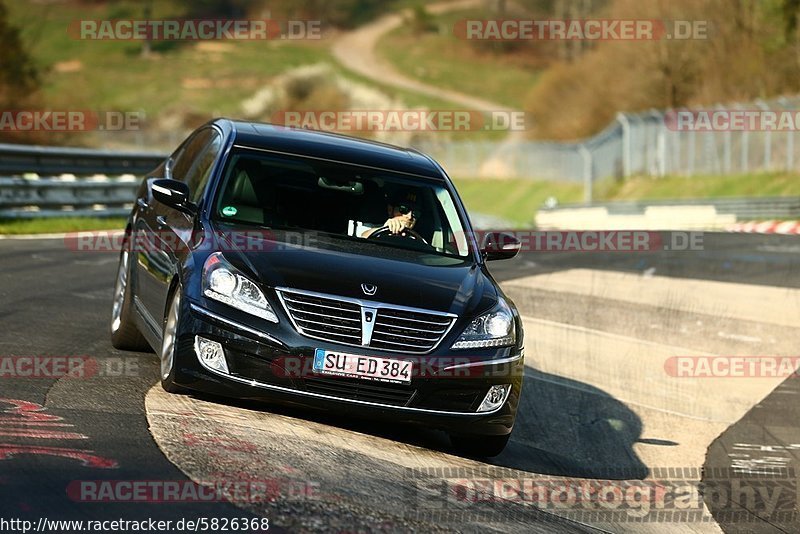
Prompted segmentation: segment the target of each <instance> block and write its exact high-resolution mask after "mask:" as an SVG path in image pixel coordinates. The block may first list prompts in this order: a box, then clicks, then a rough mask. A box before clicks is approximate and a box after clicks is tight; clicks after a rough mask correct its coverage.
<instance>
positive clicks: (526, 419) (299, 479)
mask: <svg viewBox="0 0 800 534" xmlns="http://www.w3.org/2000/svg"><path fill="white" fill-rule="evenodd" d="M703 237H704V240H703V246H702V250H691V251H687V250H660V251H653V252H648V253H635V254H633V253H625V252H611V253H599V252H594V253H578V252H553V253H545V252H536V253H534V252H523V253H522V254H521V255H520V256H519V257H518V258H516V259H514V260H512V261H508V262H498V263H497V264H495V265H492V266H491V267H492V272H493V273H494V274H495V276H496V277H497V278H498V280H500V281H501V282H502V283H503V285H504V288H505V290H506V291H507V293H508V294H509V295H510V296H511V297H512V298H513V299H514V300H515V302H516V303H517V305H518V307H519V308H520V312H521V313H522V315H523V316H524V317H525V326H526V364H527V369H526V377H527V379H526V385H525V389H524V391H523V399H522V405H521V409H520V415H519V419H518V425H517V428H516V429H515V432H514V435H513V437H512V441H511V443H510V444H509V446H508V448H507V450H506V451H505V452H504V453H503V454H502V455H500V456H498V457H497V458H494V459H492V460H491V461H489V462H487V461H486V460H485V459H474V458H464V457H460V456H456V455H454V454H453V453H452V451H450V450H449V449H448V442H447V439H446V437H445V436H444V434H442V433H440V432H438V431H435V430H419V429H411V428H404V427H397V426H393V425H376V424H375V423H371V422H364V421H359V420H358V419H356V418H351V417H343V416H332V415H329V414H326V413H307V412H302V411H299V410H294V409H290V408H275V407H271V406H268V405H258V404H253V403H245V402H238V401H232V400H226V399H219V398H212V397H205V396H192V395H190V396H174V395H167V394H166V393H164V392H163V391H162V390H161V388H160V386H156V387H154V385H155V384H156V382H157V374H158V371H157V365H158V364H157V360H156V356H155V355H154V354H143V353H125V352H120V351H116V350H115V349H113V348H112V347H111V344H110V341H109V336H108V320H109V316H110V308H111V293H112V288H113V282H114V275H115V270H116V264H117V254H116V253H113V252H78V251H74V250H70V247H68V246H67V245H66V244H65V241H64V240H63V239H35V240H17V239H14V240H10V239H9V240H0V303H1V304H0V324H1V325H2V336H0V361H5V362H8V361H16V360H15V358H16V359H19V358H20V357H22V358H25V357H39V358H40V359H46V358H48V357H51V358H53V359H54V361H67V362H69V361H72V360H70V358H73V359H82V360H83V361H84V362H85V363H86V362H88V363H86V367H85V369H89V372H86V373H84V376H77V377H61V378H58V377H53V376H37V377H30V376H18V375H15V374H14V371H13V369H11V370H10V371H9V367H8V364H6V367H0V375H1V376H0V388H2V389H0V496H2V499H0V517H1V518H6V519H8V518H19V519H24V520H29V521H32V522H33V524H34V525H36V524H38V522H39V521H40V520H41V519H42V518H46V519H48V520H116V519H126V520H148V519H153V520H163V521H172V522H173V523H172V525H175V524H176V522H177V521H179V520H182V519H183V520H198V519H200V518H205V519H206V521H211V520H212V519H214V520H217V521H223V520H228V521H231V520H233V519H237V520H238V519H241V520H244V519H247V520H248V521H253V522H254V523H253V524H255V522H257V521H258V520H259V519H260V518H268V519H269V527H270V530H271V531H281V530H283V529H286V530H289V531H311V532H314V531H336V532H367V531H378V532H381V531H383V532H398V531H400V532H402V531H411V530H420V531H445V532H446V531H476V532H477V531H486V530H489V531H500V532H512V531H513V532H518V531H526V532H595V531H611V532H641V531H645V532H686V531H694V532H720V531H725V532H793V531H797V529H798V524H797V521H798V518H797V512H798V509H797V501H798V498H797V489H796V485H797V477H796V476H794V475H791V476H787V475H786V474H785V473H787V472H788V473H793V471H792V470H794V469H797V468H798V467H800V465H798V460H800V428H799V427H798V425H797V412H798V408H797V405H798V402H797V399H798V397H797V395H798V394H799V393H800V388H798V386H797V385H796V384H795V379H794V378H792V377H788V378H787V377H786V376H782V377H761V378H754V379H752V380H751V379H749V378H730V377H727V378H725V377H715V378H708V379H704V378H678V377H675V376H670V372H669V369H670V368H669V366H668V364H667V363H666V362H668V361H669V360H670V358H672V357H675V356H706V355H726V356H731V355H739V356H756V355H757V356H787V357H789V356H798V347H799V346H800V344H798V334H797V331H798V330H797V328H796V326H798V325H799V324H800V313H798V310H800V297H798V295H800V289H799V288H800V278H799V277H798V276H797V273H798V271H799V269H798V267H800V265H798V263H800V254H798V252H800V239H798V238H797V237H794V236H767V235H755V234H714V233H706V234H705V235H704V236H703ZM631 288H638V289H637V290H635V291H634V290H631ZM793 326H794V327H795V328H792V327H793ZM50 370H52V369H50ZM47 372H48V369H46V368H42V369H39V372H38V373H36V374H39V375H47ZM54 374H56V375H58V372H57V370H56V372H55V373H54ZM765 466H768V467H773V468H779V469H780V470H781V471H780V473H781V477H782V478H780V479H779V480H776V481H773V480H772V479H769V480H768V482H769V484H766V486H768V487H767V490H766V492H767V493H766V497H765V499H766V500H767V501H769V502H766V503H765V502H762V500H761V498H760V497H759V495H761V493H759V491H761V490H763V489H764V488H761V487H758V488H756V489H755V490H754V493H753V494H754V495H755V497H754V499H751V500H750V501H748V498H749V494H748V493H747V492H746V491H745V493H743V494H742V493H741V491H740V492H739V493H740V494H739V496H738V497H737V496H736V494H734V493H735V492H733V491H732V490H731V488H730V485H731V484H735V485H736V488H739V489H741V488H740V486H741V484H744V483H747V482H748V481H750V482H752V481H753V480H756V479H757V480H761V478H759V477H762V478H763V476H764V475H763V473H764V471H763V468H764V467H765ZM704 467H705V470H704V469H703V468H704ZM710 468H713V469H710ZM704 473H705V474H704ZM709 473H712V475H711V476H709ZM714 473H716V474H714ZM734 474H735V477H734ZM742 477H743V478H742ZM733 478H735V480H732V479H733ZM487 479H488V480H493V481H512V480H522V479H524V480H527V481H528V482H531V481H532V482H533V483H536V484H549V485H548V486H547V487H548V488H551V489H553V488H559V490H558V491H560V490H561V489H564V490H565V491H566V490H567V489H568V487H571V488H573V489H575V488H581V490H582V491H584V492H588V493H589V494H592V495H594V500H593V501H592V502H589V503H585V502H584V503H577V504H576V503H575V502H567V503H566V504H565V503H560V505H559V503H552V502H544V503H542V502H539V503H538V504H537V503H532V502H530V500H527V499H525V498H523V497H520V494H519V493H517V494H513V492H512V493H509V492H506V493H504V498H502V499H497V498H495V499H481V498H480V497H479V498H470V497H475V494H474V493H472V494H470V493H469V492H468V494H467V496H465V495H462V494H458V493H457V492H456V493H453V491H454V490H457V489H458V488H464V487H469V488H472V489H473V490H474V489H475V488H476V487H478V486H479V482H480V481H483V480H487ZM720 480H722V481H724V483H725V484H727V485H728V486H727V487H728V489H729V490H730V491H729V493H730V494H729V495H727V497H730V498H727V499H725V500H724V502H723V500H721V499H720V498H715V497H714V495H712V493H711V492H709V491H703V490H702V488H703V487H705V488H706V489H708V488H714V487H717V486H719V484H718V482H719V481H720ZM104 481H105V482H107V484H105V485H104V484H102V482H104ZM136 481H139V482H151V483H153V484H152V485H151V489H152V487H165V484H166V483H167V482H178V483H180V486H179V487H180V488H181V491H188V490H187V488H195V489H196V488H198V487H200V486H203V485H208V484H209V483H210V484H222V489H220V492H222V493H221V494H224V498H216V499H209V500H208V502H206V501H202V502H201V499H198V498H195V499H193V498H192V497H191V495H193V494H192V493H191V492H188V493H186V494H184V498H182V499H177V500H176V499H173V500H171V501H170V502H152V501H158V500H159V499H158V498H154V497H153V494H152V492H151V493H146V496H147V497H141V496H140V497H141V498H133V499H131V500H130V501H121V500H120V499H119V498H118V497H119V496H117V497H116V498H114V497H111V498H109V497H108V495H106V496H105V497H104V496H103V494H102V492H100V491H97V489H98V488H107V487H112V486H113V487H117V488H118V487H120V483H132V482H136ZM242 482H244V483H245V484H240V486H236V484H237V483H242ZM225 484H228V486H225ZM715 484H717V486H715ZM770 484H771V485H770ZM559 485H560V486H559ZM604 485H605V486H607V487H611V488H612V489H614V488H616V490H619V488H622V493H623V494H624V493H625V491H626V488H630V487H636V488H637V489H638V491H639V499H640V500H639V502H640V505H639V507H638V511H639V512H644V513H643V514H641V513H639V514H637V513H635V512H636V511H637V510H634V508H635V507H633V506H632V505H631V503H629V502H626V503H624V504H623V505H622V506H621V507H610V506H604V505H603V503H599V504H598V500H597V499H598V497H597V495H598V494H599V493H602V491H601V490H600V489H599V488H602V487H604ZM614 485H616V486H614ZM687 485H689V486H692V487H695V488H697V487H700V488H701V490H700V491H699V492H698V493H697V494H696V495H693V497H694V499H691V498H690V499H688V500H683V501H681V500H679V499H678V498H674V499H673V498H667V499H664V500H661V501H658V505H659V506H656V502H653V501H652V500H648V501H647V505H648V506H647V510H643V505H642V504H641V499H643V498H645V499H651V498H652V495H656V496H657V495H659V493H658V492H657V491H656V492H655V493H653V494H650V493H648V494H647V495H643V494H642V493H641V491H642V490H645V489H647V490H650V489H653V488H656V487H660V488H664V487H667V488H668V489H669V488H672V490H673V497H674V496H675V493H679V491H678V490H676V489H675V488H677V487H679V486H680V487H683V486H687ZM172 487H173V488H174V487H176V486H172ZM235 487H246V488H247V490H246V491H245V492H244V494H239V493H237V490H236V489H235ZM87 488H89V489H87ZM254 488H259V491H258V492H256V491H255V490H254ZM587 488H589V489H587ZM770 488H771V489H770ZM776 488H779V489H780V491H778V490H777V489H776ZM494 491H495V497H496V495H497V493H496V492H497V488H496V487H495V489H494ZM558 491H556V493H558ZM742 491H744V490H742ZM256 493H257V494H256ZM618 493H619V492H618ZM779 493H780V494H779ZM565 494H568V493H565ZM186 495H188V497H187V496H186ZM194 495H196V494H194ZM479 495H480V493H479ZM661 495H662V496H663V493H662V494H661ZM772 496H775V499H774V500H771V497H772ZM717 497H719V496H718V495H717ZM145 501H151V502H145ZM679 502H680V503H682V506H679V505H678V504H677V503H679ZM687 502H689V504H686V503H687ZM683 505H685V506H683ZM767 505H769V506H770V507H767V508H765V507H764V506H767ZM657 508H658V511H656V509H657ZM659 514H660V515H659ZM643 516H644V517H643ZM217 524H218V525H219V524H220V523H217ZM0 530H2V529H0ZM184 530H186V529H184ZM253 530H255V529H253ZM51 531H53V532H56V531H69V529H68V528H66V527H62V528H61V529H53V530H51ZM174 531H176V532H177V531H179V530H174Z"/></svg>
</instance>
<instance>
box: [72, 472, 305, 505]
mask: <svg viewBox="0 0 800 534" xmlns="http://www.w3.org/2000/svg"><path fill="white" fill-rule="evenodd" d="M319 487H320V485H319V483H318V482H315V481H310V480H302V481H301V480H289V479H285V478H269V479H250V478H247V479H237V478H232V479H223V478H221V479H216V480H208V481H202V482H199V483H197V482H193V481H191V480H73V481H72V482H70V484H69V486H67V496H68V497H69V498H70V499H71V500H73V501H76V502H84V503H119V502H134V503H136V502H138V503H190V502H194V503H202V502H235V503H236V502H238V503H263V502H271V501H275V500H277V499H282V500H284V499H294V500H298V499H317V498H319Z"/></svg>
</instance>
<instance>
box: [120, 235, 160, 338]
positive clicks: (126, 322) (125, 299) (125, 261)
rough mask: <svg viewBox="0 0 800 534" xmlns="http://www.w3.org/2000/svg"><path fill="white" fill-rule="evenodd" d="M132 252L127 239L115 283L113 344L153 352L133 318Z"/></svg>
mask: <svg viewBox="0 0 800 534" xmlns="http://www.w3.org/2000/svg"><path fill="white" fill-rule="evenodd" d="M130 259H131V253H130V250H129V245H128V241H127V240H126V241H125V243H124V245H123V247H122V252H121V253H120V255H119V268H118V269H117V281H116V283H115V284H114V303H113V305H112V307H111V345H112V346H113V347H114V348H115V349H120V350H131V351H137V352H153V348H152V347H151V346H150V344H149V343H148V342H147V340H146V339H145V338H144V336H142V334H141V333H140V332H139V329H138V328H137V327H136V323H135V322H134V320H133V313H134V312H133V295H132V293H131V284H130V279H131V266H130Z"/></svg>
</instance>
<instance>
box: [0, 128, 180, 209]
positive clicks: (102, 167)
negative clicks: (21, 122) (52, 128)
mask: <svg viewBox="0 0 800 534" xmlns="http://www.w3.org/2000/svg"><path fill="white" fill-rule="evenodd" d="M164 158H166V155H164V154H159V153H154V152H138V153H133V152H111V151H107V150H90V149H83V148H61V147H41V146H27V145H9V144H0V218H14V219H20V218H39V217H59V216H61V217H75V216H93V217H117V216H124V215H127V214H128V213H129V212H130V208H131V206H132V203H133V199H134V197H135V194H136V189H137V188H138V186H139V180H138V178H139V177H141V176H142V175H144V174H147V173H148V172H150V171H151V170H153V169H154V168H155V167H157V166H158V165H160V164H161V162H162V161H164ZM64 174H67V175H70V176H69V177H68V178H66V177H61V176H59V175H64ZM32 175H34V176H32ZM122 175H125V176H124V177H123V178H119V177H120V176H122Z"/></svg>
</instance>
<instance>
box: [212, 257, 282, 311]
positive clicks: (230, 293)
mask: <svg viewBox="0 0 800 534" xmlns="http://www.w3.org/2000/svg"><path fill="white" fill-rule="evenodd" d="M203 294H204V295H205V296H206V297H208V298H210V299H214V300H216V301H219V302H223V303H225V304H227V305H228V306H231V307H233V308H236V309H238V310H242V311H243V312H247V313H249V314H251V315H255V316H256V317H261V318H262V319H266V320H267V321H271V322H273V323H277V322H278V316H277V315H275V312H274V311H273V310H272V306H270V305H269V302H267V299H266V297H264V293H262V292H261V290H260V289H259V288H258V286H257V285H256V284H255V283H254V282H253V281H252V280H250V279H249V278H247V277H246V276H244V275H243V274H241V273H240V272H239V271H238V270H237V269H236V268H235V267H233V266H232V265H231V264H230V263H228V261H227V260H226V259H225V257H224V256H223V255H222V253H221V252H216V253H214V254H212V255H211V256H209V257H208V259H207V260H206V264H205V265H204V266H203Z"/></svg>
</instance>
